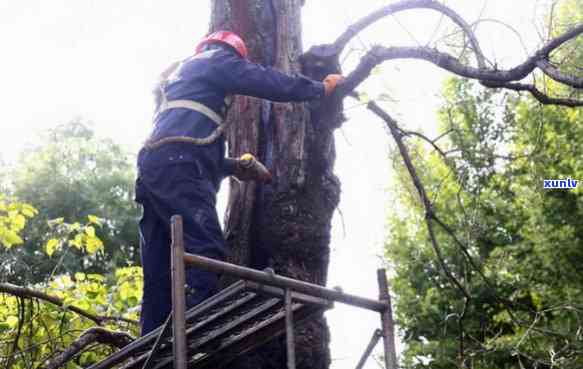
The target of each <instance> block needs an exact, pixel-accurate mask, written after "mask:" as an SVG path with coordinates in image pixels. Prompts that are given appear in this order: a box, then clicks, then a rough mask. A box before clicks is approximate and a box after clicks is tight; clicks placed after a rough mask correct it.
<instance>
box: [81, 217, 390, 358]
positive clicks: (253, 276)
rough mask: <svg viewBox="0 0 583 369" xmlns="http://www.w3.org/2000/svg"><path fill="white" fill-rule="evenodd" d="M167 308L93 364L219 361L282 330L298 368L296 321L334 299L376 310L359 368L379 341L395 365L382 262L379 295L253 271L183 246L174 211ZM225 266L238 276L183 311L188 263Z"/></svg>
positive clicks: (327, 306)
mask: <svg viewBox="0 0 583 369" xmlns="http://www.w3.org/2000/svg"><path fill="white" fill-rule="evenodd" d="M171 226H172V254H171V258H172V261H171V269H172V270H171V273H172V313H171V314H170V316H169V317H168V319H167V320H166V323H165V324H164V325H163V326H161V327H159V328H157V329H156V330H154V331H152V332H150V333H148V334H147V335H145V336H143V337H140V338H138V339H136V340H135V341H134V342H132V343H130V344H129V345H127V346H126V347H124V348H122V349H121V350H119V351H117V352H115V353H113V354H112V355H110V356H109V357H107V358H105V359H104V360H103V361H101V362H99V363H97V364H95V365H93V366H91V367H90V369H106V368H123V369H130V368H131V369H166V368H168V369H170V368H174V369H187V368H190V369H204V368H221V367H223V366H225V365H227V364H228V363H229V362H231V361H232V360H234V359H235V358H236V357H237V356H239V355H244V354H245V353H247V352H249V351H251V350H253V349H254V348H257V347H260V346H261V345H263V344H265V343H267V342H269V341H270V340H272V339H274V338H276V337H279V336H281V335H282V334H285V335H286V349H287V367H288V369H295V342H294V326H295V325H297V324H301V323H302V322H304V321H306V320H309V319H310V318H312V317H318V316H321V315H322V313H323V312H324V311H326V310H328V309H330V308H332V307H333V304H334V302H335V301H336V302H341V303H345V304H349V305H352V306H356V307H360V308H364V309H367V310H372V311H375V312H377V313H379V314H380V318H381V319H380V321H381V329H377V330H375V332H374V333H373V336H372V338H371V341H370V343H369V344H368V346H367V348H366V350H365V352H364V354H363V356H362V357H361V359H360V361H359V363H358V364H357V369H361V368H362V366H363V365H364V363H365V361H366V359H367V358H368V356H369V355H370V353H371V352H372V350H373V349H374V347H375V346H376V344H377V343H378V341H379V340H380V338H381V337H382V338H383V342H384V360H385V366H386V369H396V368H397V366H396V353H395V343H394V327H393V320H392V312H391V303H390V296H389V293H388V286H387V280H386V275H385V270H384V269H379V270H378V271H377V276H378V282H379V289H380V294H379V296H380V298H379V300H373V299H367V298H363V297H359V296H355V295H350V294H346V293H343V292H342V291H341V290H340V289H328V288H325V287H322V286H319V285H316V284H311V283H306V282H303V281H299V280H296V279H291V278H287V277H283V276H279V275H277V274H275V273H274V272H273V270H266V271H258V270H255V269H250V268H245V267H241V266H238V265H235V264H230V263H226V262H222V261H218V260H214V259H210V258H206V257H202V256H198V255H193V254H188V253H185V252H184V238H183V233H182V232H183V230H182V218H181V217H180V216H173V217H172V221H171ZM186 265H190V266H193V267H197V268H200V269H203V270H207V271H211V272H215V273H225V274H228V275H230V276H234V277H238V278H240V279H241V280H239V281H238V282H236V283H234V284H232V285H231V286H229V287H227V288H226V289H224V290H222V291H221V292H219V293H218V294H216V295H214V296H212V297H210V298H208V299H207V300H205V301H203V302H202V303H200V304H198V305H197V306H195V307H194V308H192V309H190V310H189V311H186V308H185V306H186V302H185V266H186Z"/></svg>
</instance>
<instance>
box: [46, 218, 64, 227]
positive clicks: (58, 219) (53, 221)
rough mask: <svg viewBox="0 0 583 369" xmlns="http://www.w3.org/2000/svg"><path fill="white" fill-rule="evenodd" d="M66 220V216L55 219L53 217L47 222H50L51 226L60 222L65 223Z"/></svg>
mask: <svg viewBox="0 0 583 369" xmlns="http://www.w3.org/2000/svg"><path fill="white" fill-rule="evenodd" d="M64 222H65V218H55V219H51V220H49V221H48V222H47V223H48V224H49V226H51V227H52V226H56V225H59V224H63V223H64Z"/></svg>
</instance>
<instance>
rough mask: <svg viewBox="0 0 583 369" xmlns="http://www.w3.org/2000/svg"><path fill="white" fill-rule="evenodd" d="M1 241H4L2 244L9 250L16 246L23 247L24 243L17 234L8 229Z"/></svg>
mask: <svg viewBox="0 0 583 369" xmlns="http://www.w3.org/2000/svg"><path fill="white" fill-rule="evenodd" d="M0 241H2V243H3V244H4V246H5V247H6V248H7V249H9V248H11V247H12V246H14V245H21V244H22V243H23V242H24V241H23V240H22V238H20V236H19V235H18V234H17V233H16V232H14V231H12V230H9V229H7V230H6V231H5V232H4V234H3V237H2V239H0Z"/></svg>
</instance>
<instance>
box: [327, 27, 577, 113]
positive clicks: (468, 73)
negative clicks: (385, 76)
mask: <svg viewBox="0 0 583 369" xmlns="http://www.w3.org/2000/svg"><path fill="white" fill-rule="evenodd" d="M578 28H579V29H580V30H579V31H580V33H583V24H582V25H581V26H580V27H578ZM570 33H572V32H570ZM551 43H552V42H551ZM555 44H556V43H555ZM545 49H546V47H545V48H543V49H541V51H539V52H538V53H537V55H538V54H540V53H543V51H542V50H545ZM394 59H421V60H426V61H428V62H430V63H432V64H434V65H436V66H438V67H441V68H443V69H445V70H447V71H450V72H452V73H454V74H457V75H459V76H462V77H466V78H471V79H477V80H480V81H482V83H483V84H484V85H485V86H487V87H493V88H496V87H499V88H507V89H511V90H515V91H528V92H530V93H531V94H532V95H533V96H534V97H535V98H536V99H537V100H539V101H540V102H541V103H543V104H556V105H564V106H570V107H574V106H583V101H580V100H574V99H562V98H552V97H549V96H547V95H545V94H544V93H542V92H541V91H540V90H538V89H537V88H536V87H535V86H533V85H527V84H521V83H509V82H513V81H518V80H521V79H523V78H524V77H526V76H528V74H529V73H531V72H532V71H533V70H534V69H535V68H536V67H537V62H538V61H539V59H536V57H531V58H529V59H528V60H527V61H526V62H524V63H523V64H520V65H518V66H516V67H514V68H512V69H509V70H492V69H480V68H474V67H471V66H467V65H464V64H462V63H461V62H460V61H459V60H458V59H456V58H455V57H453V56H451V55H450V54H448V53H445V52H442V51H439V50H436V49H432V48H428V47H382V46H375V47H373V48H372V49H371V50H370V51H369V52H368V53H367V54H366V55H365V56H364V57H363V58H362V59H361V61H360V64H359V65H358V66H357V67H356V68H355V70H354V71H352V72H351V73H350V74H349V75H348V76H347V77H346V80H345V81H344V83H343V84H342V85H340V87H339V92H338V93H339V94H340V95H341V96H345V95H347V94H348V93H349V92H350V91H352V90H354V89H355V88H356V87H357V86H358V85H359V84H360V83H361V82H362V81H364V80H365V79H366V78H368V76H369V75H370V73H371V71H372V69H373V68H374V67H375V66H377V65H378V64H380V63H382V62H384V61H387V60H394Z"/></svg>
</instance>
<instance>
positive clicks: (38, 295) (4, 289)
mask: <svg viewBox="0 0 583 369" xmlns="http://www.w3.org/2000/svg"><path fill="white" fill-rule="evenodd" d="M0 293H8V294H11V295H13V296H17V297H21V298H26V299H39V300H43V301H46V302H50V303H51V304H54V305H57V306H60V307H62V308H64V309H67V310H70V311H72V312H75V313H77V314H79V315H81V316H83V317H85V318H87V319H89V320H92V321H94V322H95V323H96V324H98V325H101V324H103V323H105V322H109V321H113V322H125V323H131V324H138V322H137V321H135V320H133V319H126V318H121V317H109V316H100V315H96V314H93V313H90V312H88V311H86V310H83V309H81V308H78V307H76V306H73V305H67V306H66V305H65V303H64V301H63V299H61V298H58V297H55V296H51V295H48V294H46V293H43V292H39V291H35V290H32V289H29V288H25V287H20V286H16V285H13V284H11V283H0Z"/></svg>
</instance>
